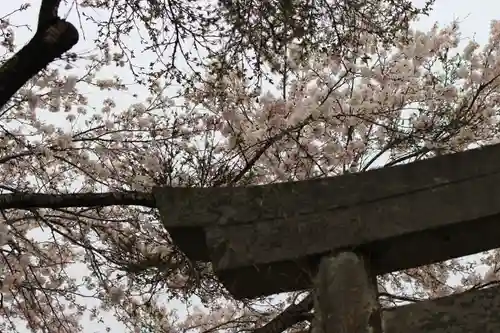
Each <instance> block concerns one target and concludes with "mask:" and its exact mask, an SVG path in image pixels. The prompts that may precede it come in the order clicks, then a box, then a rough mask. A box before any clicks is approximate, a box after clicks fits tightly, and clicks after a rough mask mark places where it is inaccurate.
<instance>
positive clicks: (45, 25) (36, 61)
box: [0, 0, 79, 108]
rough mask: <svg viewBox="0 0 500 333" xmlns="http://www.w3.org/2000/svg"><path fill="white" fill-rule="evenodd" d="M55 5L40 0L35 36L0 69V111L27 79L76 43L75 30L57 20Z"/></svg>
mask: <svg viewBox="0 0 500 333" xmlns="http://www.w3.org/2000/svg"><path fill="white" fill-rule="evenodd" d="M59 4H60V0H42V5H41V7H40V12H39V15H38V26H37V30H36V33H35V35H34V36H33V38H31V40H30V41H29V42H28V44H27V45H25V46H24V47H23V48H22V49H21V50H19V52H17V53H16V54H14V56H12V57H11V58H10V59H9V60H7V61H6V62H5V63H4V64H3V65H2V66H1V67H0V108H2V107H3V106H5V104H6V103H7V102H8V101H9V100H10V98H11V97H12V96H13V95H14V94H15V93H16V92H17V91H18V90H19V89H20V88H21V87H22V86H23V85H24V84H25V83H26V82H28V80H29V79H31V78H32V77H33V76H34V75H36V74H37V73H38V72H39V71H41V70H42V69H44V68H45V67H47V65H49V64H50V63H51V62H52V61H54V60H55V59H57V58H58V57H60V56H62V55H63V53H64V52H67V51H69V50H70V49H71V48H72V47H73V46H74V45H75V44H76V43H77V42H78V39H79V35H78V30H77V29H76V28H75V26H74V25H72V24H71V23H69V22H67V21H65V20H63V19H61V18H59V17H58V16H57V11H58V9H59Z"/></svg>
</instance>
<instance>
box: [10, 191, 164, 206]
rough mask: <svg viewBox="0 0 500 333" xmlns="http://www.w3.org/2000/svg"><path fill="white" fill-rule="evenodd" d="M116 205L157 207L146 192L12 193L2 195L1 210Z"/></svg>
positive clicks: (152, 198) (150, 195)
mask: <svg viewBox="0 0 500 333" xmlns="http://www.w3.org/2000/svg"><path fill="white" fill-rule="evenodd" d="M115 205H123V206H126V205H130V206H132V205H134V206H145V207H152V208H154V207H156V204H155V200H154V197H153V195H152V194H151V193H144V192H107V193H75V194H40V193H12V194H1V195H0V209H9V208H10V209H12V208H17V209H28V208H63V207H105V206H115Z"/></svg>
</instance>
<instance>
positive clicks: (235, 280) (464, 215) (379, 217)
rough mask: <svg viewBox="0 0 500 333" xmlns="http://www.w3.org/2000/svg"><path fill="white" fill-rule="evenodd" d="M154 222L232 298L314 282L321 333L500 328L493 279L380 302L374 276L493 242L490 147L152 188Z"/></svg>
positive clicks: (493, 153)
mask: <svg viewBox="0 0 500 333" xmlns="http://www.w3.org/2000/svg"><path fill="white" fill-rule="evenodd" d="M153 194H154V196H155V200H156V202H157V205H158V208H159V210H160V215H161V217H162V222H163V224H164V225H165V227H166V228H167V229H168V231H169V232H170V234H171V236H172V238H173V240H174V242H175V243H176V244H177V245H178V246H179V248H180V249H181V250H182V251H184V252H185V254H186V255H187V256H188V257H189V258H190V259H191V260H195V261H205V262H208V261H211V262H212V263H213V268H214V271H215V273H216V274H217V276H218V277H219V279H220V281H221V282H222V283H223V284H224V285H225V287H226V288H227V289H228V290H229V292H231V293H232V295H233V296H234V297H235V298H236V299H243V298H251V297H257V296H263V295H270V294H274V293H279V292H287V291H295V290H303V289H308V288H313V293H314V295H315V297H314V303H315V313H316V317H315V320H316V322H315V325H314V327H315V328H316V329H317V330H318V332H321V333H368V332H370V333H371V332H376V333H378V332H386V333H401V332H405V333H424V332H425V333H443V332H453V333H455V332H456V333H469V332H474V331H477V332H483V333H488V332H492V333H493V332H495V333H497V332H500V316H499V315H498V313H499V311H500V287H492V288H488V289H483V290H475V291H468V292H464V293H462V294H457V295H452V296H448V297H444V298H440V299H436V300H428V301H422V302H419V303H416V304H411V305H405V306H400V307H396V308H393V309H390V310H388V311H380V307H379V303H378V300H377V292H376V279H375V277H376V276H377V275H380V274H385V273H389V272H393V271H397V270H401V269H406V268H412V267H418V266H420V265H425V264H431V263H435V262H439V261H444V260H448V259H451V258H455V257H460V256H464V255H469V254H473V253H477V252H480V251H485V250H489V249H493V248H498V247H500V145H494V146H488V147H485V148H480V149H474V150H470V151H467V152H463V153H457V154H451V155H445V156H440V157H436V158H432V159H428V160H424V161H419V162H415V163H410V164H406V165H402V166H395V167H390V168H381V169H376V170H372V171H367V172H363V173H359V174H348V175H344V176H339V177H331V178H323V179H317V180H307V181H299V182H290V183H280V184H274V185H264V186H250V187H218V188H156V189H154V191H153Z"/></svg>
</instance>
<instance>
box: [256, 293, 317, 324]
mask: <svg viewBox="0 0 500 333" xmlns="http://www.w3.org/2000/svg"><path fill="white" fill-rule="evenodd" d="M312 307H313V296H312V293H309V294H308V295H307V296H306V297H305V298H304V299H303V300H302V301H300V302H299V303H298V304H292V305H290V306H289V307H287V308H286V309H285V310H284V311H283V312H282V313H280V314H279V315H277V316H276V317H274V318H273V319H272V320H271V321H270V322H268V323H267V324H265V325H264V326H262V327H259V328H257V329H256V330H254V331H253V333H279V332H283V331H284V330H286V329H287V328H289V327H291V326H293V325H295V324H297V323H299V322H301V321H303V320H304V319H305V314H307V313H308V312H309V311H310V310H311V309H312Z"/></svg>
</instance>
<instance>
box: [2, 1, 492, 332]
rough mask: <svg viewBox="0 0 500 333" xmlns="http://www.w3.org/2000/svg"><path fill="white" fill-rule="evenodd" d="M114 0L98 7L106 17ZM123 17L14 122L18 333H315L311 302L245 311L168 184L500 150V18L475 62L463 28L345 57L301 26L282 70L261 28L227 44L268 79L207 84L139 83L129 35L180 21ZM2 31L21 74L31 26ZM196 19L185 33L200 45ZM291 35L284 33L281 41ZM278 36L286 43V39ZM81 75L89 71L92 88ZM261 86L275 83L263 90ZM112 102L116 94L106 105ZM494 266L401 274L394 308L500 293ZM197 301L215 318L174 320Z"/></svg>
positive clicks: (201, 71)
mask: <svg viewBox="0 0 500 333" xmlns="http://www.w3.org/2000/svg"><path fill="white" fill-rule="evenodd" d="M109 3H110V2H99V1H86V2H82V4H80V5H82V6H83V5H86V6H88V7H91V8H92V9H99V8H100V7H104V6H105V5H108V4H109ZM111 3H113V2H111ZM186 3H187V2H186ZM269 3H273V2H269ZM346 3H347V2H346ZM352 3H355V2H352ZM391 3H392V2H391ZM115 4H116V6H117V11H118V14H117V15H116V16H112V17H111V18H113V19H116V21H111V18H107V20H108V22H111V23H112V24H111V23H110V25H109V26H108V28H109V27H114V28H112V30H111V31H112V32H113V31H114V34H115V35H113V33H111V32H110V35H106V34H104V33H103V31H106V30H105V29H106V27H105V26H104V24H102V23H101V22H100V21H98V20H97V18H98V17H99V15H95V17H93V19H94V21H92V20H91V21H92V22H94V23H95V24H96V26H97V27H98V32H99V33H101V34H102V35H99V36H100V37H101V38H102V39H105V38H111V39H112V40H114V41H115V42H116V43H117V45H116V46H109V44H104V43H102V44H98V46H99V47H100V50H103V52H102V53H100V52H97V51H96V52H92V53H90V54H76V53H75V55H74V56H72V57H69V59H63V60H65V61H62V62H55V63H52V64H50V65H49V67H47V68H46V69H44V70H41V71H39V72H38V73H32V75H34V76H33V77H32V78H30V79H28V81H27V82H26V84H25V85H24V86H23V87H22V88H21V90H19V91H18V92H17V93H15V94H14V96H13V97H12V98H11V99H10V100H9V101H8V102H7V104H6V105H4V107H3V109H2V111H1V112H0V130H1V131H2V132H1V133H2V135H1V136H0V162H1V163H0V167H1V168H2V173H1V180H0V191H1V194H0V214H1V217H0V249H1V254H0V280H1V285H0V304H1V307H0V308H1V310H0V330H1V331H6V332H16V331H20V330H21V327H22V326H23V325H25V326H26V327H27V328H28V329H29V330H31V331H33V332H81V331H83V328H82V325H83V321H85V320H89V321H96V322H99V321H104V319H103V318H104V317H103V316H104V315H105V314H106V313H112V314H113V315H114V316H115V318H116V319H117V320H118V321H119V322H121V323H122V324H123V325H124V326H125V327H126V329H127V330H128V331H130V332H141V331H144V330H146V331H151V332H159V333H163V332H209V331H216V330H217V331H227V332H236V331H241V330H255V332H259V333H264V332H281V331H283V330H289V332H299V331H304V330H307V329H308V328H309V327H310V324H309V321H310V318H311V314H310V312H309V311H310V308H311V306H310V303H311V301H310V296H307V294H306V293H291V294H287V295H284V296H283V297H282V298H276V297H267V298H261V299H256V300H248V301H245V302H237V301H235V300H234V299H232V298H231V296H230V295H229V294H228V293H227V291H226V290H224V288H223V287H222V286H221V285H220V284H219V282H218V281H217V280H216V278H215V277H214V275H213V273H212V271H211V267H210V265H207V264H201V263H193V262H190V261H188V260H187V259H186V258H185V257H184V255H183V254H182V253H180V252H179V251H178V250H177V249H176V248H175V246H173V244H172V242H171V239H170V237H169V235H168V232H167V231H166V230H165V229H164V227H163V226H162V225H161V223H160V222H159V217H158V212H157V211H156V209H155V202H154V200H153V198H152V196H151V194H150V193H151V188H152V187H153V186H200V187H208V186H228V185H232V186H245V185H249V184H268V183H274V182H282V181H289V180H304V179H311V178H316V177H328V176H336V175H341V174H344V173H348V172H363V171H365V170H367V169H370V168H375V167H382V166H390V165H395V164H401V163H408V162H412V161H414V160H418V159H423V158H428V157H432V156H435V155H437V154H446V153H453V152H457V151H462V150H465V149H469V148H471V147H475V146H478V145H484V144H490V143H493V142H496V138H497V131H498V129H497V128H498V124H497V122H498V121H497V119H498V110H499V108H498V103H500V98H498V95H499V93H498V92H499V91H500V90H499V87H498V83H499V82H500V81H499V79H498V76H499V75H500V54H499V51H500V23H499V22H492V25H491V35H490V40H489V42H488V43H487V44H486V45H484V46H480V45H478V44H476V43H475V42H474V41H469V42H468V44H467V46H466V47H465V48H463V49H461V48H459V47H458V46H459V42H460V41H461V39H460V34H459V31H458V26H457V25H456V24H453V25H451V26H449V27H445V28H443V29H440V28H439V27H437V26H436V27H434V28H433V29H432V30H431V31H428V32H420V31H412V30H410V31H405V30H404V29H403V30H402V31H394V32H392V39H390V40H387V39H384V38H381V31H380V30H377V29H368V27H366V26H365V28H366V29H361V28H363V26H362V27H361V28H360V29H359V30H358V31H359V33H357V34H356V39H347V40H350V41H352V42H345V43H344V44H342V45H346V46H349V47H345V48H344V49H342V50H341V52H340V50H339V51H338V52H333V51H331V50H332V49H331V48H328V47H327V48H322V47H319V46H321V45H327V42H328V41H331V39H333V37H332V36H334V35H329V36H328V35H327V33H326V32H325V35H321V34H319V36H317V34H316V35H314V34H313V35H311V33H310V32H311V31H313V32H315V31H317V30H314V29H319V27H320V26H319V25H318V26H315V25H312V27H308V28H310V29H313V30H307V31H308V32H307V33H304V34H303V35H302V36H300V35H301V34H302V32H300V31H301V29H299V28H297V29H298V30H299V32H296V33H294V35H293V38H291V37H289V38H288V40H286V39H282V43H283V44H282V45H281V46H280V45H279V44H278V46H279V47H281V50H283V49H285V48H286V53H284V56H283V57H282V62H281V63H280V65H279V68H276V66H275V65H276V64H275V63H273V61H274V62H275V60H274V59H275V58H276V57H277V55H278V53H279V52H278V51H279V49H276V51H273V50H272V48H270V47H266V48H267V49H268V50H267V52H268V53H266V52H264V50H265V48H262V49H260V51H262V52H260V51H259V52H257V51H255V50H254V49H252V48H253V47H256V46H255V45H257V44H258V43H257V44H256V42H255V41H254V40H253V39H251V38H250V37H248V36H249V35H248V34H249V33H250V31H247V30H245V29H247V28H248V27H249V26H248V25H241V26H239V27H238V26H236V28H235V29H234V31H232V30H227V31H232V33H234V36H239V37H238V38H240V39H241V40H240V41H239V42H240V45H241V43H248V44H243V45H247V46H246V48H244V50H242V49H240V51H241V53H234V54H245V52H247V54H251V53H252V52H254V54H258V55H259V56H261V57H263V58H264V60H262V61H261V62H262V64H263V65H262V66H264V64H265V65H266V66H268V68H267V69H262V68H258V66H257V65H258V64H259V61H260V60H255V63H253V65H255V66H250V65H252V63H251V62H249V63H244V64H238V63H236V62H235V63H232V62H231V61H229V60H234V59H235V58H231V57H229V58H224V57H221V55H222V54H223V53H221V52H219V51H214V52H213V53H211V54H210V55H211V57H208V58H207V60H205V61H206V63H201V62H200V60H198V59H196V58H192V59H191V58H189V59H188V60H189V61H193V62H194V63H196V61H198V64H195V65H196V66H193V68H194V67H196V68H194V69H195V70H194V71H185V72H182V70H181V69H179V68H177V67H176V66H174V65H171V64H170V65H169V64H163V65H164V67H163V68H161V66H160V65H159V64H160V63H161V62H160V60H161V59H160V58H161V57H160V56H159V53H158V59H156V60H158V61H156V60H155V61H154V66H152V67H151V68H149V69H144V71H138V72H137V71H136V69H137V63H134V59H131V61H130V62H129V61H128V60H127V56H131V54H132V53H133V52H132V50H130V49H128V48H127V47H126V46H125V44H123V43H122V44H119V43H118V42H117V41H119V40H120V38H121V37H122V36H120V35H119V34H120V33H127V32H130V30H127V29H132V28H131V24H132V23H131V22H134V20H133V19H135V20H139V21H141V20H144V21H141V22H143V24H144V25H145V26H146V24H147V22H153V21H154V22H156V23H158V22H161V21H162V20H163V19H167V18H168V19H171V20H172V16H168V15H167V14H165V13H167V12H166V11H163V10H160V9H161V8H160V7H159V6H160V4H159V3H157V2H151V1H150V2H144V3H140V5H141V10H137V11H136V12H134V14H133V15H135V16H133V17H128V16H127V15H132V14H131V10H132V9H138V8H137V7H133V6H137V5H136V2H123V3H122V2H116V3H115ZM167 4H168V3H167ZM245 4H246V5H248V6H253V7H255V8H258V7H257V6H255V4H254V3H253V2H245ZM393 4H395V2H394V3H393ZM142 5H144V6H145V7H144V11H145V13H146V14H144V13H142V12H143V11H142V8H143V7H142ZM163 5H164V4H161V6H163ZM222 5H223V6H225V7H224V8H226V9H227V12H225V13H226V14H227V17H228V18H226V19H227V22H231V20H236V19H237V18H238V15H236V14H235V13H237V12H231V11H230V9H231V8H232V7H231V6H229V3H227V4H226V3H224V4H222ZM120 6H121V7H120ZM148 6H149V7H148ZM154 6H157V7H154ZM186 6H187V5H186ZM291 6H292V9H293V10H295V11H297V12H300V13H304V11H302V10H298V9H300V8H303V7H301V6H306V3H305V2H293V3H292V4H291ZM294 6H295V7H294ZM155 8H159V9H158V11H154V10H153V9H155ZM173 8H174V9H175V8H177V10H179V12H183V11H187V9H185V8H188V7H173ZM189 8H191V7H189ZM193 8H195V7H193ZM221 8H222V7H221ZM354 8H356V6H354ZM374 8H375V7H374ZM377 8H378V7H377ZM181 9H182V10H181ZM202 9H203V8H202ZM202 9H200V11H201V10H202ZM292 9H287V10H292ZM379 9H380V8H379ZM120 10H122V11H120ZM283 10H284V9H283ZM148 13H149V14H148ZM15 14H16V13H13V14H12V15H15ZM153 14H154V15H156V16H154V15H153ZM120 15H123V16H120ZM148 15H150V16H151V17H148ZM162 15H165V16H162ZM186 15H187V14H186ZM252 15H259V12H258V11H257V12H252ZM304 15H305V13H304ZM315 15H316V14H315ZM318 15H319V14H318ZM186 17H188V16H186ZM277 17H278V18H280V16H279V15H278V16H277ZM285 17H286V16H285V15H282V16H281V20H284V18H285ZM347 17H348V18H349V16H347ZM410 17H413V16H411V15H410ZM91 18H92V17H91ZM185 19H186V20H187V18H185ZM2 20H3V21H2V26H1V27H0V29H1V31H3V33H4V34H5V35H4V36H6V37H5V38H6V40H7V41H8V42H9V43H11V44H3V45H4V46H6V49H5V52H6V53H5V54H4V59H6V60H7V59H10V58H11V57H12V55H13V54H14V52H16V45H15V44H13V43H14V41H12V40H11V37H10V36H11V34H9V31H14V30H13V29H14V27H12V26H9V22H8V20H7V18H3V19H2ZM297 20H298V19H297ZM102 22H104V21H102ZM179 22H181V23H182V22H183V21H182V20H181V21H179ZM186 22H191V21H189V20H188V21H186ZM248 22H253V21H252V20H251V19H248ZM348 22H351V23H352V24H354V22H355V20H351V21H349V20H348ZM357 22H363V21H362V20H358V21H357ZM381 22H382V21H381ZM181 23H179V26H180V28H178V30H175V31H176V33H178V34H179V35H180V37H184V36H183V34H187V32H186V31H187V30H182V29H184V28H182V25H181ZM320 23H321V22H319V23H318V22H316V23H315V24H320ZM113 24H114V25H113ZM151 24H152V23H151ZM183 24H184V23H183ZM214 24H215V23H214ZM289 24H291V26H296V25H297V23H296V22H295V23H294V22H291V23H289ZM321 24H322V23H321ZM363 24H365V23H363ZM340 25H341V26H343V27H345V28H346V30H345V31H350V34H352V32H353V31H354V30H349V29H350V28H349V27H350V25H349V24H347V23H345V24H343V25H342V24H340ZM117 27H120V28H119V29H118V28H117ZM151 27H153V26H152V25H151V26H150V28H151ZM195 27H198V26H195ZM199 27H202V26H201V25H200V26H199ZM275 27H276V26H275V25H272V24H271V23H269V27H268V29H269V33H271V31H273V30H272V29H274V28H275ZM153 28H154V29H157V28H156V25H155V26H154V27H153ZM153 28H152V29H153ZM348 28H349V29H348ZM358 28H359V27H356V29H358ZM113 29H115V30H113ZM154 29H153V30H151V31H153V32H155V34H151V35H149V37H150V39H151V41H152V42H151V44H150V45H152V46H151V47H150V50H152V51H151V52H152V53H155V52H157V51H158V50H161V49H162V47H164V46H165V45H166V44H162V43H167V41H168V39H165V40H163V42H159V41H158V40H157V41H156V42H155V40H154V36H156V35H158V36H159V35H160V34H159V33H158V31H157V30H154ZM176 29H177V28H176ZM200 29H201V28H200ZM228 29H229V28H228ZM352 29H354V27H352ZM221 30H222V31H226V30H224V29H221ZM292 30H293V29H292ZM120 31H121V32H120ZM123 31H125V32H123ZM146 31H150V30H148V29H147V26H146ZM183 31H184V33H183ZM227 31H226V32H227ZM252 31H253V30H252ZM332 31H333V30H332ZM198 34H201V32H198ZM274 34H278V36H274V35H272V36H273V37H272V38H276V39H277V40H279V38H278V37H279V30H278V32H274ZM339 34H340V33H339ZM201 35H208V33H207V31H203V34H201ZM389 35H390V34H389ZM110 36H111V37H110ZM197 36H198V35H196V34H193V35H188V37H190V38H192V39H196V37H197ZM228 36H231V38H228V39H227V40H226V41H227V43H228V44H227V45H226V44H222V45H219V47H220V49H217V50H227V49H224V47H229V46H230V45H232V44H230V42H231V41H233V42H234V40H237V38H236V37H234V36H233V35H228ZM311 36H313V37H314V38H316V37H317V38H318V40H307V43H305V44H304V41H303V40H301V39H300V38H302V37H304V38H313V37H311ZM339 36H340V35H339ZM342 36H350V35H349V34H345V35H342ZM180 37H179V38H180ZM219 37H221V36H219ZM226 37H227V36H226ZM266 38H267V37H266ZM344 38H347V37H344ZM333 40H334V41H336V40H342V39H341V38H340V37H338V39H333ZM389 42H391V43H392V44H393V46H391V43H389ZM6 43H7V42H6ZM308 43H309V44H308ZM332 43H333V42H332ZM336 43H339V42H336ZM9 45H12V48H11V49H9V48H8V47H7V46H9ZM171 45H173V48H174V49H175V45H179V44H176V43H174V44H171ZM259 45H260V44H259ZM308 45H309V46H308ZM330 45H336V44H330ZM339 45H340V44H339ZM167 46H168V45H167ZM278 46H276V47H278ZM339 47H340V46H339ZM214 49H215V47H214ZM234 50H235V51H234V52H236V50H238V49H237V48H235V49H234ZM244 51H245V52H244ZM224 52H226V51H224ZM273 52H274V53H273ZM227 54H229V55H230V54H231V52H227ZM285 55H286V56H285ZM255 57H256V58H258V57H257V55H255ZM171 58H172V59H171ZM167 59H168V60H169V61H170V60H172V61H174V60H173V57H171V56H169V57H167ZM73 60H75V61H73ZM189 61H187V62H189ZM77 64H78V66H79V68H80V71H79V72H82V73H83V74H78V75H76V74H75V73H77V71H75V70H74V68H75V66H76V65H77ZM127 66H128V67H127ZM259 66H260V65H259ZM109 68H111V69H112V71H115V70H116V71H118V70H119V69H120V68H122V69H123V68H127V70H130V72H133V74H132V76H133V77H134V79H135V81H136V83H138V84H141V83H142V84H144V85H146V86H147V87H148V90H149V92H148V95H145V96H141V97H134V102H133V103H132V104H131V105H125V106H124V105H122V104H123V103H122V101H121V99H124V96H125V95H126V93H127V92H128V91H129V90H130V88H129V85H128V84H127V83H125V82H124V81H123V80H121V79H120V78H119V77H105V76H103V73H104V72H105V71H106V69H109ZM256 68H257V69H256ZM82 69H83V70H82ZM214 69H217V70H214ZM271 69H274V72H273V73H271ZM134 71H136V72H134ZM259 71H260V72H259ZM167 72H168V73H169V75H170V74H171V73H178V75H177V77H178V78H179V82H181V83H182V85H181V87H180V88H178V89H177V88H176V90H174V92H172V91H171V90H169V88H170V87H172V85H173V83H172V78H175V77H176V75H174V74H172V75H174V76H173V77H169V76H165V73H167ZM108 73H109V71H108ZM221 73H224V75H221ZM259 73H262V76H264V75H267V77H268V79H267V82H264V80H262V81H257V83H256V81H255V80H256V78H255V77H256V76H258V75H257V74H259ZM181 74H182V75H181ZM148 80H149V81H148ZM271 81H272V82H271ZM259 82H260V83H259ZM177 90H178V91H177ZM96 92H105V94H101V95H100V96H98V97H96V96H94V95H93V94H95V93H96ZM90 99H92V100H93V101H94V102H93V103H92V104H90V103H89V100H90ZM97 100H99V103H100V104H97ZM481 263H482V264H484V265H486V266H487V267H488V270H487V272H486V274H482V273H481V272H480V271H479V270H477V265H471V264H470V263H469V262H466V261H464V260H450V261H448V262H445V263H440V264H435V265H430V266H426V267H422V268H418V269H411V270H406V271H403V272H397V273H394V274H389V275H386V276H384V277H381V278H380V289H381V293H380V295H381V300H382V301H383V304H384V305H391V304H393V303H395V302H398V301H401V300H403V301H414V300H417V299H422V298H429V297H437V296H442V295H447V294H451V293H454V292H460V291H462V290H464V289H470V288H480V287H482V286H484V285H485V284H492V283H495V282H496V281H497V278H498V276H497V268H496V267H497V265H498V251H490V252H488V253H486V254H484V255H483V256H482V257H481ZM75 270H76V271H77V272H78V276H75V274H74V272H75ZM451 275H459V276H461V277H463V279H462V281H461V284H460V285H458V286H457V285H451V284H450V283H449V281H448V279H449V277H450V276H451ZM409 285H411V286H412V287H413V288H408V286H409ZM409 290H411V294H409ZM192 296H196V297H197V298H198V299H199V300H200V302H201V303H202V304H203V305H204V306H206V307H207V308H208V309H209V311H203V310H202V309H201V307H197V306H191V307H189V309H190V312H189V314H188V316H187V317H186V318H180V317H179V316H178V314H177V313H176V311H175V309H172V308H169V307H168V301H171V300H174V299H177V300H181V301H183V302H185V303H186V304H188V305H189V302H190V301H191V299H192ZM87 315H89V318H86V316H87ZM103 325H104V326H106V323H103Z"/></svg>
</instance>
